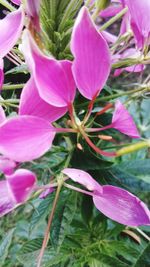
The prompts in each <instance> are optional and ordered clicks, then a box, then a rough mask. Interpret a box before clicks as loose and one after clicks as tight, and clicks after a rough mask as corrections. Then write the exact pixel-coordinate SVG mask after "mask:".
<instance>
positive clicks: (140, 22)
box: [125, 0, 150, 38]
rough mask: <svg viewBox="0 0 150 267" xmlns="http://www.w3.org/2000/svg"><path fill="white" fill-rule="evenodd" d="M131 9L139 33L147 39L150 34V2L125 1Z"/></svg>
mask: <svg viewBox="0 0 150 267" xmlns="http://www.w3.org/2000/svg"><path fill="white" fill-rule="evenodd" d="M125 3H126V5H127V6H128V8H129V12H130V14H131V19H132V21H133V22H134V23H135V24H136V26H137V28H138V30H139V32H140V33H141V34H142V35H143V37H145V38H147V37H148V36H149V33H150V20H149V13H150V1H148V0H142V1H141V0H136V1H133V0H125Z"/></svg>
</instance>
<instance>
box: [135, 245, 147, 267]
mask: <svg viewBox="0 0 150 267" xmlns="http://www.w3.org/2000/svg"><path fill="white" fill-rule="evenodd" d="M149 255H150V242H149V243H148V244H147V246H146V247H145V248H144V249H143V250H141V252H140V253H139V256H138V258H137V259H136V261H135V263H134V264H133V266H132V267H141V266H142V267H148V266H150V257H149Z"/></svg>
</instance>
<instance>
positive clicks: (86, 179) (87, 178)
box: [62, 168, 102, 192]
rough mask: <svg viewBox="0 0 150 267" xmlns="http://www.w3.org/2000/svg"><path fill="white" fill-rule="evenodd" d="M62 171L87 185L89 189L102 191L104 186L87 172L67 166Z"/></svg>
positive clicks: (75, 180)
mask: <svg viewBox="0 0 150 267" xmlns="http://www.w3.org/2000/svg"><path fill="white" fill-rule="evenodd" d="M62 172H63V173H64V174H66V175H67V176H68V177H69V178H71V179H72V180H73V181H74V182H77V183H79V184H81V185H83V186H85V187H86V188H87V189H88V190H90V191H99V192H102V186H101V185H100V184H99V183H97V182H96V181H95V180H94V179H93V178H92V176H91V175H89V174H88V173H87V172H85V171H82V170H79V169H73V168H66V169H64V170H63V171H62Z"/></svg>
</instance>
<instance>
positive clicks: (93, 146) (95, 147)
mask: <svg viewBox="0 0 150 267" xmlns="http://www.w3.org/2000/svg"><path fill="white" fill-rule="evenodd" d="M78 128H79V131H80V133H81V134H82V136H83V137H84V138H85V140H86V142H87V143H88V145H89V146H90V147H91V148H92V149H93V150H94V151H95V152H96V153H98V154H100V155H102V156H105V157H114V156H116V153H115V152H105V151H103V150H101V149H99V148H98V147H97V146H96V145H95V144H94V143H93V142H92V141H91V139H90V138H89V137H88V136H87V135H86V133H85V131H84V130H83V128H82V127H81V126H78Z"/></svg>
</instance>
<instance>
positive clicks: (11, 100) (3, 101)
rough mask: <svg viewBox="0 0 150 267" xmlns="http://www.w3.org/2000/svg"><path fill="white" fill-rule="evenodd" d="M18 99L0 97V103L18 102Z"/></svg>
mask: <svg viewBox="0 0 150 267" xmlns="http://www.w3.org/2000/svg"><path fill="white" fill-rule="evenodd" d="M18 103H19V99H0V104H6V105H7V104H18Z"/></svg>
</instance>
